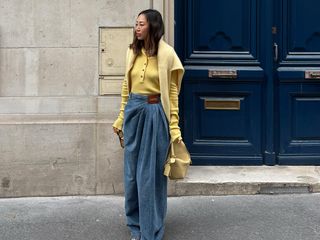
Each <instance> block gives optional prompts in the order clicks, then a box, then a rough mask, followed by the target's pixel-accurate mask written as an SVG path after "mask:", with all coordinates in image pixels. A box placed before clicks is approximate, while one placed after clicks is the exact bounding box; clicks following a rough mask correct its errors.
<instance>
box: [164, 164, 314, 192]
mask: <svg viewBox="0 0 320 240" xmlns="http://www.w3.org/2000/svg"><path fill="white" fill-rule="evenodd" d="M317 192H320V166H191V167H190V168H189V171H188V174H187V177H186V178H185V179H183V180H179V181H170V184H169V195H170V196H192V195H196V196H198V195H252V194H281V193H317Z"/></svg>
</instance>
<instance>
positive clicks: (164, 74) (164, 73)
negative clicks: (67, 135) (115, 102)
mask: <svg viewBox="0 0 320 240" xmlns="http://www.w3.org/2000/svg"><path fill="white" fill-rule="evenodd" d="M145 57H146V56H145V55H139V56H136V55H135V54H134V53H133V51H132V49H128V52H127V61H126V65H127V66H126V74H125V79H124V81H123V84H122V92H121V96H122V102H121V108H120V113H119V116H118V118H117V120H116V121H115V122H114V124H113V127H116V128H118V129H122V125H123V118H124V108H125V105H126V104H127V101H128V96H129V92H134V93H140V94H154V93H159V92H160V94H161V103H162V106H163V108H164V111H165V114H166V116H167V119H168V122H169V127H170V136H171V142H173V141H175V140H176V139H181V132H180V128H179V126H178V123H179V115H178V114H179V107H178V94H179V91H180V86H181V80H182V76H183V73H184V69H183V67H182V64H181V62H180V60H179V58H178V57H177V55H176V53H175V51H174V49H173V48H172V47H171V46H169V45H168V44H167V43H165V42H164V41H163V40H160V42H159V49H158V56H157V58H155V60H157V61H152V62H150V63H151V64H150V65H149V66H148V67H147V68H146V69H145V73H144V78H143V80H142V82H143V84H141V80H139V78H138V79H136V77H135V74H136V76H137V73H141V71H142V69H143V66H141V65H140V64H141V62H142V64H144V63H145V62H144V61H145ZM135 69H136V70H135ZM139 69H140V70H139ZM157 71H158V74H155V73H156V72H157ZM142 72H143V71H142ZM149 74H150V75H149ZM155 75H158V76H159V80H158V83H159V84H154V82H153V83H152V84H151V85H150V82H149V81H148V79H147V78H146V77H147V76H155ZM131 77H134V80H130V79H133V78H131ZM140 78H141V75H140ZM149 80H150V79H149ZM137 86H138V87H137ZM158 86H159V89H158Z"/></svg>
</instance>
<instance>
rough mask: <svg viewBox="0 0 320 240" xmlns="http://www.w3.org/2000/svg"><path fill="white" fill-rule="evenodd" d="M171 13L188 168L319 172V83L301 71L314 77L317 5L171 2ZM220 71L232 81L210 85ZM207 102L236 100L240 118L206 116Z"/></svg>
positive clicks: (319, 55)
mask: <svg viewBox="0 0 320 240" xmlns="http://www.w3.org/2000/svg"><path fill="white" fill-rule="evenodd" d="M175 9H176V10H175V21H176V28H175V42H176V50H177V52H178V55H179V57H180V58H181V60H182V62H183V64H184V66H185V69H186V73H185V77H184V81H183V85H182V91H181V98H180V109H181V115H180V117H181V120H182V121H181V128H182V131H183V136H184V140H185V142H186V144H187V146H188V148H189V150H190V153H191V156H192V159H193V163H194V164H195V165H257V164H267V165H275V164H293V165H299V164H317V165H319V164H320V127H319V126H320V124H317V123H318V122H319V120H320V113H318V112H319V110H318V109H320V100H319V99H320V81H319V80H314V79H311V80H310V79H305V71H306V70H311V69H313V70H320V67H319V66H320V28H319V27H318V26H319V22H320V15H319V14H318V9H320V1H318V0H308V1H300V0H197V1H196V0H176V1H175ZM272 27H276V33H272V31H271V30H272ZM274 44H277V46H278V48H279V52H278V53H279V58H278V59H274V56H275V52H274V48H273V45H274ZM226 69H228V70H236V71H237V77H236V78H232V79H222V78H218V77H214V78H209V77H208V71H209V70H226ZM205 99H237V100H239V101H240V103H241V104H240V110H208V109H205V108H204V100H205Z"/></svg>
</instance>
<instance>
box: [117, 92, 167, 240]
mask: <svg viewBox="0 0 320 240" xmlns="http://www.w3.org/2000/svg"><path fill="white" fill-rule="evenodd" d="M123 132H124V142H125V149H124V183H125V212H126V216H127V225H128V227H129V228H130V230H131V234H132V236H141V240H161V239H162V238H163V235H164V219H165V216H166V211H167V177H165V176H164V175H163V169H164V164H165V161H166V158H167V154H168V148H169V128H168V121H167V118H166V116H165V114H164V111H163V108H162V105H161V103H156V104H148V102H147V96H144V95H139V94H133V93H131V94H130V96H129V100H128V103H127V105H126V107H125V111H124V127H123Z"/></svg>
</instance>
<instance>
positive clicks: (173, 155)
mask: <svg viewBox="0 0 320 240" xmlns="http://www.w3.org/2000/svg"><path fill="white" fill-rule="evenodd" d="M170 145H171V157H176V155H175V154H174V147H173V143H171V144H170Z"/></svg>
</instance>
